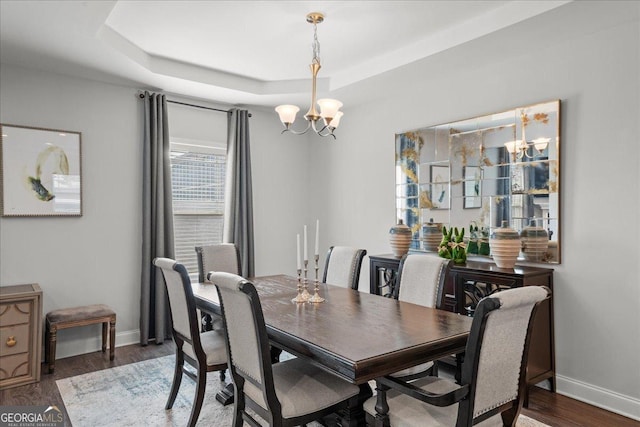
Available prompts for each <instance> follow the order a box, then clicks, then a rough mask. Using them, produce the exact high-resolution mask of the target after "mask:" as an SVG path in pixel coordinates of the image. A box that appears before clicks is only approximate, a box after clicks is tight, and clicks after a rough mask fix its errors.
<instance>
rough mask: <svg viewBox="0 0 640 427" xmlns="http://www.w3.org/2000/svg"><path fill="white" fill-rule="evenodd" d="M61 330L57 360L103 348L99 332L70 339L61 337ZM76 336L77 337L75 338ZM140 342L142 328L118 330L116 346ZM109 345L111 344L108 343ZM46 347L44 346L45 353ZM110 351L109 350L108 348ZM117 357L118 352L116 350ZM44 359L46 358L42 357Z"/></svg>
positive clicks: (57, 345)
mask: <svg viewBox="0 0 640 427" xmlns="http://www.w3.org/2000/svg"><path fill="white" fill-rule="evenodd" d="M61 332H66V330H65V331H58V340H57V343H56V360H57V359H64V358H65V357H71V356H77V355H79V354H86V353H93V352H95V351H100V350H101V349H102V334H101V332H98V333H97V334H93V335H94V336H91V337H82V338H81V339H77V338H75V337H69V338H70V339H62V340H61V339H60V335H61ZM74 338H75V339H74ZM139 342H140V330H139V329H136V330H133V331H123V332H116V348H118V347H122V346H125V345H131V344H137V343H139ZM107 345H109V344H108V343H107ZM44 351H45V349H44V348H43V354H44ZM107 351H108V350H107ZM116 357H118V352H117V351H116ZM42 360H44V359H42Z"/></svg>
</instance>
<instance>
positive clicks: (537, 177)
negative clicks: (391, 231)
mask: <svg viewBox="0 0 640 427" xmlns="http://www.w3.org/2000/svg"><path fill="white" fill-rule="evenodd" d="M559 183H560V101H558V100H556V101H551V102H546V103H541V104H536V105H529V106H525V107H518V108H515V109H513V110H509V111H505V112H502V113H497V114H490V115H486V116H482V117H476V118H473V119H468V120H462V121H458V122H453V123H447V124H443V125H438V126H431V127H426V128H421V129H416V130H413V131H409V132H405V133H401V134H397V135H396V217H397V218H401V219H403V220H404V222H405V224H407V225H408V226H409V227H410V228H411V230H412V232H413V240H412V243H411V248H412V249H413V250H423V251H426V250H428V249H427V248H431V246H430V245H429V244H426V241H425V239H424V237H425V236H424V235H425V231H424V230H426V229H432V227H433V224H432V223H436V224H442V225H445V226H447V228H449V227H450V226H454V227H459V228H461V227H464V228H465V229H466V236H467V237H471V238H472V240H473V242H472V243H477V246H478V247H482V245H481V243H486V242H488V238H489V235H490V234H491V233H492V232H493V231H494V230H495V229H496V228H497V227H500V225H501V224H502V222H503V221H507V223H508V224H509V226H510V227H512V228H514V229H515V230H516V231H518V232H519V233H521V235H522V236H523V242H524V243H525V244H524V250H523V252H521V253H520V257H519V259H520V260H526V261H533V262H543V263H559V262H560V239H559V237H560V229H559V228H560V205H559V201H560V198H559V196H560V193H559V191H560V188H559ZM471 226H473V233H470V227H471ZM476 227H477V231H476ZM523 231H524V233H523ZM470 234H471V236H469V235H470ZM533 235H535V236H543V235H545V236H547V239H548V244H545V245H544V249H536V250H535V251H534V250H527V246H526V244H527V242H529V240H527V238H524V237H526V236H533ZM485 240H486V242H485ZM543 240H544V239H543ZM472 247H473V245H472ZM485 249H486V246H485ZM485 254H486V253H485ZM478 255H482V253H479V254H478Z"/></svg>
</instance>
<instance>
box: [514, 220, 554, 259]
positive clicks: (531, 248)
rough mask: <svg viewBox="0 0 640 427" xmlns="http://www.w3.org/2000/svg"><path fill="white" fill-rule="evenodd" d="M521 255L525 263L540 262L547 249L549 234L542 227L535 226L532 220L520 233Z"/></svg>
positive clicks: (534, 221)
mask: <svg viewBox="0 0 640 427" xmlns="http://www.w3.org/2000/svg"><path fill="white" fill-rule="evenodd" d="M520 240H521V241H522V253H523V254H524V259H526V260H527V261H542V260H543V259H544V257H545V254H546V253H547V250H548V249H549V233H547V230H545V229H544V228H542V227H538V226H536V220H535V219H532V220H531V222H530V224H529V226H528V227H525V228H524V230H522V232H520Z"/></svg>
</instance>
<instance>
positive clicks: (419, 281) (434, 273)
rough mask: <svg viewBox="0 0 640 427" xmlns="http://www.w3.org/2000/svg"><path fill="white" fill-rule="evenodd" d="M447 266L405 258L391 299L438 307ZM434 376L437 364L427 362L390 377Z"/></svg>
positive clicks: (425, 258)
mask: <svg viewBox="0 0 640 427" xmlns="http://www.w3.org/2000/svg"><path fill="white" fill-rule="evenodd" d="M448 262H449V260H447V259H444V258H440V257H438V256H435V255H427V254H406V255H405V256H403V257H402V259H401V260H400V266H399V268H398V278H397V281H398V284H397V285H396V287H395V288H394V290H393V297H394V298H396V299H398V300H400V301H405V302H410V303H413V304H418V305H423V306H425V307H432V308H437V307H439V306H440V303H439V302H440V301H441V299H442V295H441V294H442V289H443V286H444V280H445V276H446V274H445V270H446V267H447V264H448ZM437 373H438V370H437V364H434V363H432V362H427V363H423V364H421V365H417V366H412V367H411V368H407V369H404V370H402V371H400V372H396V373H394V374H393V376H394V377H397V378H402V379H404V380H410V379H415V378H419V377H422V376H425V375H427V374H431V375H437Z"/></svg>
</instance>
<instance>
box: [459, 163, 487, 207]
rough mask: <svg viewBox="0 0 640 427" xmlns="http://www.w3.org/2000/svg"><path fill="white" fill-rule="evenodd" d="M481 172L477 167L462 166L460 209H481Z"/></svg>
mask: <svg viewBox="0 0 640 427" xmlns="http://www.w3.org/2000/svg"><path fill="white" fill-rule="evenodd" d="M481 174H482V170H481V169H480V167H478V166H463V168H462V176H463V178H464V185H463V186H462V200H463V202H462V207H463V208H464V209H479V208H481V207H482V188H481V187H482V186H481V179H482V175H481Z"/></svg>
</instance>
